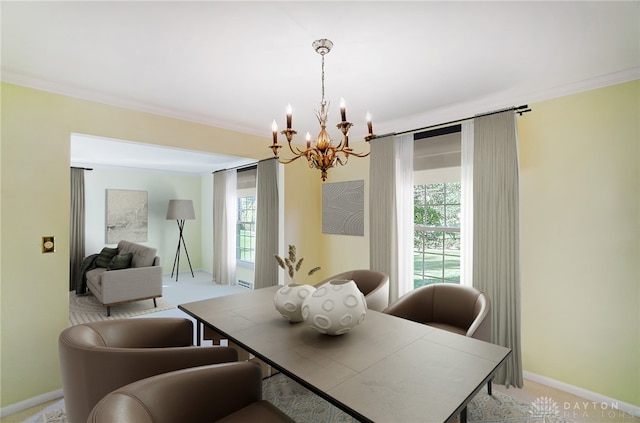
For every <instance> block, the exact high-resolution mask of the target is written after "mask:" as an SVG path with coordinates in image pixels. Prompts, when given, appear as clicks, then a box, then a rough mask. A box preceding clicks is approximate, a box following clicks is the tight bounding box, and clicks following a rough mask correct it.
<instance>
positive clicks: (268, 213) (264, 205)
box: [253, 159, 279, 289]
mask: <svg viewBox="0 0 640 423" xmlns="http://www.w3.org/2000/svg"><path fill="white" fill-rule="evenodd" d="M256 185H257V189H256V191H257V204H256V265H255V279H254V284H253V287H254V289H259V288H264V287H267V286H274V285H278V264H277V263H276V261H275V259H274V258H273V255H274V254H278V233H279V228H278V221H279V207H278V203H279V201H278V161H277V160H275V159H270V160H262V161H260V162H259V163H258V176H257V184H256Z"/></svg>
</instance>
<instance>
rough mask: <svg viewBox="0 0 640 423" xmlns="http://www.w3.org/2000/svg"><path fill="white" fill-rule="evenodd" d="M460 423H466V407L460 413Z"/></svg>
mask: <svg viewBox="0 0 640 423" xmlns="http://www.w3.org/2000/svg"><path fill="white" fill-rule="evenodd" d="M460 423H467V407H465V408H463V409H462V411H461V412H460Z"/></svg>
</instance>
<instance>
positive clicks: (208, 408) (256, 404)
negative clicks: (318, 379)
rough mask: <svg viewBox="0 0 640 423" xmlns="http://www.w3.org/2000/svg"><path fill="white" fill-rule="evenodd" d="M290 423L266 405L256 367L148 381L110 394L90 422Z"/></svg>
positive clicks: (223, 367)
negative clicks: (222, 422) (214, 422)
mask: <svg viewBox="0 0 640 423" xmlns="http://www.w3.org/2000/svg"><path fill="white" fill-rule="evenodd" d="M220 420H223V421H225V422H241V423H244V422H265V423H271V422H287V423H293V420H292V419H290V418H289V417H287V416H286V415H285V414H284V413H283V412H282V411H280V410H279V409H277V408H276V407H275V406H273V405H272V404H271V403H269V402H267V401H265V400H262V370H261V368H260V366H259V365H257V364H256V363H252V362H248V361H245V362H238V363H226V364H216V365H211V366H202V367H198V368H192V369H183V370H178V371H175V372H169V373H163V374H161V375H157V376H153V377H150V378H146V379H143V380H140V381H137V382H134V383H131V384H128V385H126V386H123V387H121V388H119V389H117V390H115V391H113V392H111V393H109V394H107V395H106V396H105V397H104V398H103V399H102V400H100V402H98V403H97V404H96V406H95V407H94V408H93V410H92V411H91V414H90V415H89V418H88V420H87V421H88V422H90V423H112V422H132V423H133V422H135V423H174V422H213V421H220Z"/></svg>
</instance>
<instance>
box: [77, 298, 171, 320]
mask: <svg viewBox="0 0 640 423" xmlns="http://www.w3.org/2000/svg"><path fill="white" fill-rule="evenodd" d="M156 303H157V304H158V307H154V306H153V300H142V301H134V302H131V303H126V304H120V305H116V306H112V307H111V316H109V317H107V308H106V307H105V306H103V305H102V304H100V302H99V301H98V300H97V299H96V297H94V296H93V295H91V294H87V295H76V293H75V291H70V292H69V325H70V326H75V325H77V324H80V323H88V322H99V321H101V320H113V319H126V318H129V317H134V316H140V315H142V314H149V313H155V312H158V311H163V310H169V309H172V308H175V306H174V305H172V304H169V303H168V302H166V301H165V300H164V299H162V297H160V298H156Z"/></svg>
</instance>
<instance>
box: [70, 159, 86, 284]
mask: <svg viewBox="0 0 640 423" xmlns="http://www.w3.org/2000/svg"><path fill="white" fill-rule="evenodd" d="M84 213H85V212H84V169H78V168H71V207H70V212H69V291H74V290H75V289H76V283H77V281H78V278H79V277H80V266H81V265H82V260H83V259H84V236H85V235H84Z"/></svg>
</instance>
